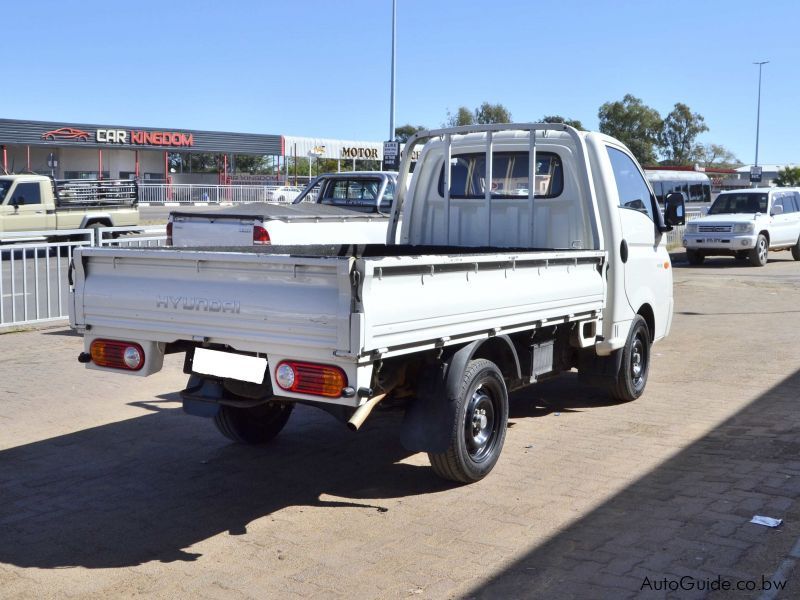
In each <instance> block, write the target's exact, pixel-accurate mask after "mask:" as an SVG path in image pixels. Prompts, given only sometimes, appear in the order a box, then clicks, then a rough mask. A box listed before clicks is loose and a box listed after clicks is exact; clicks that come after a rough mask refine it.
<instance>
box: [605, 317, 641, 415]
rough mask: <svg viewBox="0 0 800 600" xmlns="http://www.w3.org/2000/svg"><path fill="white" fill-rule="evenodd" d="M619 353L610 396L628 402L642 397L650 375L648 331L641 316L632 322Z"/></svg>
mask: <svg viewBox="0 0 800 600" xmlns="http://www.w3.org/2000/svg"><path fill="white" fill-rule="evenodd" d="M621 352H622V364H621V365H620V369H619V372H618V373H617V377H616V379H615V381H614V385H613V386H612V388H611V395H612V396H613V397H614V398H615V399H617V400H620V401H622V402H630V401H631V400H636V398H638V397H639V396H641V395H642V393H643V392H644V388H645V386H646V385H647V376H648V374H649V373H650V329H649V328H648V327H647V323H646V322H645V320H644V319H643V318H642V317H641V315H636V318H635V319H634V320H633V323H632V324H631V330H630V332H629V333H628V340H627V341H626V342H625V347H624V348H623V349H622V350H621Z"/></svg>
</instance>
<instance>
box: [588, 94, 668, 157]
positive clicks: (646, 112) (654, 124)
mask: <svg viewBox="0 0 800 600" xmlns="http://www.w3.org/2000/svg"><path fill="white" fill-rule="evenodd" d="M597 116H598V118H599V120H600V131H602V132H603V133H605V134H607V135H610V136H612V137H615V138H617V139H618V140H619V141H621V142H622V143H623V144H625V145H626V146H628V148H630V150H631V152H633V155H634V156H635V157H636V159H637V160H638V161H639V162H640V163H642V164H652V163H654V162H655V161H656V152H655V149H656V146H657V145H658V141H659V134H660V133H661V130H662V128H663V121H662V120H661V115H659V114H658V111H657V110H655V109H654V108H650V107H649V106H647V105H646V104H644V103H643V102H642V101H641V100H640V99H639V98H637V97H636V96H634V95H632V94H625V97H624V98H623V99H622V100H621V101H620V100H618V101H616V102H606V103H605V104H603V105H602V106H601V107H600V110H598V111H597Z"/></svg>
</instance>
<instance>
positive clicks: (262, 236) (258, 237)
mask: <svg viewBox="0 0 800 600" xmlns="http://www.w3.org/2000/svg"><path fill="white" fill-rule="evenodd" d="M270 243H271V242H270V241H269V234H268V233H267V230H266V229H264V228H263V227H262V226H261V225H253V246H265V245H267V244H270Z"/></svg>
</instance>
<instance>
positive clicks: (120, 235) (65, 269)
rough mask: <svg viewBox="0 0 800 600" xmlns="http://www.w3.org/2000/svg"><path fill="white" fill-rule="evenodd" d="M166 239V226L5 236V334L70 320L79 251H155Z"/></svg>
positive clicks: (1, 314)
mask: <svg viewBox="0 0 800 600" xmlns="http://www.w3.org/2000/svg"><path fill="white" fill-rule="evenodd" d="M166 238H167V235H166V226H165V225H160V226H140V227H101V228H98V229H96V230H95V229H59V230H55V231H53V230H50V231H22V232H14V233H0V242H2V243H0V331H3V330H4V329H8V328H11V327H21V326H27V325H35V324H44V323H49V322H54V323H55V322H58V321H63V320H65V319H66V318H67V317H68V315H69V311H68V304H67V303H68V302H69V279H68V273H69V265H70V263H71V261H72V255H73V252H74V251H75V248H78V247H81V246H112V245H113V246H123V247H154V246H163V245H164V244H165V243H166Z"/></svg>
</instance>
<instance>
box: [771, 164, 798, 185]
mask: <svg viewBox="0 0 800 600" xmlns="http://www.w3.org/2000/svg"><path fill="white" fill-rule="evenodd" d="M775 185H777V186H779V187H797V186H800V167H786V168H784V169H781V170H780V171H778V177H776V178H775Z"/></svg>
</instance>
